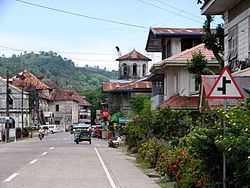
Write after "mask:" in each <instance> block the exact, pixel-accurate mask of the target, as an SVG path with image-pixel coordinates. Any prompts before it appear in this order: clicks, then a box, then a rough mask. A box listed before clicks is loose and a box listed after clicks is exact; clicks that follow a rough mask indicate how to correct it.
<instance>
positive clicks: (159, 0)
mask: <svg viewBox="0 0 250 188" xmlns="http://www.w3.org/2000/svg"><path fill="white" fill-rule="evenodd" d="M155 1H157V2H159V3H161V4H164V5H167V6H169V7H171V8H173V9H175V10H178V11H181V12H184V13H185V14H188V15H190V16H193V17H195V18H198V19H200V20H202V21H204V20H203V19H202V18H200V17H198V16H196V15H194V14H192V13H190V12H187V11H185V10H183V9H179V8H176V7H174V6H172V5H170V4H168V3H165V2H164V1H161V0H155Z"/></svg>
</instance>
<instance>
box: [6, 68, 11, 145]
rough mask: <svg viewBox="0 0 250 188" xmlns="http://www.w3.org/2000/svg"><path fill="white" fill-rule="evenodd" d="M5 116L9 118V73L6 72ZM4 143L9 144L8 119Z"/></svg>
mask: <svg viewBox="0 0 250 188" xmlns="http://www.w3.org/2000/svg"><path fill="white" fill-rule="evenodd" d="M6 116H7V117H8V118H9V116H10V113H9V71H8V70H7V81H6ZM5 142H6V143H8V142H9V119H7V121H6V134H5Z"/></svg>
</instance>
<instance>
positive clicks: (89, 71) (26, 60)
mask: <svg viewBox="0 0 250 188" xmlns="http://www.w3.org/2000/svg"><path fill="white" fill-rule="evenodd" d="M7 69H8V70H9V72H10V75H11V76H12V75H14V74H17V73H18V72H21V71H22V70H23V69H27V70H29V71H30V72H31V73H32V74H34V75H43V76H44V80H45V81H52V82H54V83H56V84H57V85H59V86H60V87H65V88H75V89H77V90H78V91H80V92H82V91H86V90H88V89H89V88H92V89H93V87H99V86H101V83H102V82H104V81H108V80H110V79H115V78H116V77H117V71H106V70H104V69H100V68H98V67H90V66H87V65H86V66H85V67H76V66H75V65H74V62H73V61H71V60H69V59H66V58H63V57H61V56H60V55H58V54H57V53H54V52H40V53H39V54H35V53H32V52H31V53H25V54H22V55H18V56H17V55H12V57H4V56H2V57H0V75H2V76H5V75H6V70H7Z"/></svg>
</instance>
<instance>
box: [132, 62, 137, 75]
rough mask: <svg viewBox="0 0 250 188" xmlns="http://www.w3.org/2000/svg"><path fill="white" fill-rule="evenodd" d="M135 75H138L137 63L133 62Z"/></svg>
mask: <svg viewBox="0 0 250 188" xmlns="http://www.w3.org/2000/svg"><path fill="white" fill-rule="evenodd" d="M133 76H137V65H136V64H133Z"/></svg>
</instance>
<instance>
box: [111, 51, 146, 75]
mask: <svg viewBox="0 0 250 188" xmlns="http://www.w3.org/2000/svg"><path fill="white" fill-rule="evenodd" d="M118 50H119V48H118ZM118 50H117V51H118ZM118 52H119V51H118ZM118 54H119V53H118ZM116 61H119V70H118V79H119V80H138V79H141V78H143V77H144V76H146V75H147V74H148V62H149V61H151V59H150V58H148V57H146V56H144V55H142V54H141V53H139V52H137V51H136V50H135V49H134V50H133V51H131V52H129V53H128V54H126V55H123V56H121V57H119V58H118V59H116Z"/></svg>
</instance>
